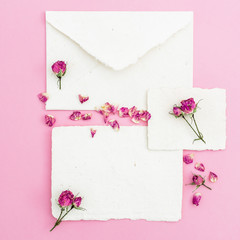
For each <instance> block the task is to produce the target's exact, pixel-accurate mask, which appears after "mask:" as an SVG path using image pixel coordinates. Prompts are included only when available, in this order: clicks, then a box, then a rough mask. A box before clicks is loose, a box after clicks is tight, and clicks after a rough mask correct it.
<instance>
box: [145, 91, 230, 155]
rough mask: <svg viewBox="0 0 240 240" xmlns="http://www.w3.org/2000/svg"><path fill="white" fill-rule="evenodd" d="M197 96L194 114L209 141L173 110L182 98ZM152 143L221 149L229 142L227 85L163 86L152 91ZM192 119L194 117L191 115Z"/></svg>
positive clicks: (166, 147) (154, 146)
mask: <svg viewBox="0 0 240 240" xmlns="http://www.w3.org/2000/svg"><path fill="white" fill-rule="evenodd" d="M189 98H194V100H195V102H196V103H197V102H199V103H198V108H197V111H196V113H195V114H194V117H195V119H196V122H197V125H198V128H199V130H200V132H201V133H202V134H203V138H204V140H205V141H206V144H205V143H204V142H202V141H195V142H194V143H193V140H194V139H196V138H197V136H196V135H195V133H194V132H193V130H192V129H191V128H190V126H188V124H187V123H186V122H185V120H184V119H183V118H182V117H179V118H175V116H173V115H171V114H169V113H170V112H172V109H173V106H174V105H175V104H176V105H178V106H179V105H180V102H181V101H182V100H186V99H189ZM148 110H149V112H150V113H151V114H152V118H151V120H150V121H149V123H148V147H149V149H151V150H176V149H189V150H207V149H209V150H219V149H224V148H225V142H226V91H225V90H224V89H200V88H179V89H171V88H163V89H152V90H149V92H148ZM188 120H189V123H192V125H193V126H194V124H193V122H191V121H192V120H191V119H189V118H188Z"/></svg>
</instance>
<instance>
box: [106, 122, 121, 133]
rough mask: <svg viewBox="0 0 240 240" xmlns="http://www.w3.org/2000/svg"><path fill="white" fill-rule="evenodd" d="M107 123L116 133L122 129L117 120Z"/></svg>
mask: <svg viewBox="0 0 240 240" xmlns="http://www.w3.org/2000/svg"><path fill="white" fill-rule="evenodd" d="M107 123H108V125H110V126H111V127H112V128H113V129H114V130H116V131H118V130H119V129H120V126H119V123H118V122H117V120H109V121H108V122H107Z"/></svg>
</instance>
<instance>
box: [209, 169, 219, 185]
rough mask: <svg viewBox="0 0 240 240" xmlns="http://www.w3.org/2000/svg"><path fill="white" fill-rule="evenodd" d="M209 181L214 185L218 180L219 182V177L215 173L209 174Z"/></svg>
mask: <svg viewBox="0 0 240 240" xmlns="http://www.w3.org/2000/svg"><path fill="white" fill-rule="evenodd" d="M209 180H210V181H211V182H212V183H215V182H216V181H217V180H218V176H217V175H216V174H215V173H213V172H210V173H209Z"/></svg>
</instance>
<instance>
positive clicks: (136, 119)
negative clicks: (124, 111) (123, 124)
mask: <svg viewBox="0 0 240 240" xmlns="http://www.w3.org/2000/svg"><path fill="white" fill-rule="evenodd" d="M131 120H132V121H133V122H134V123H139V122H140V120H141V114H140V111H135V112H134V113H133V114H132V117H131Z"/></svg>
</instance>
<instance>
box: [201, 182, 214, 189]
mask: <svg viewBox="0 0 240 240" xmlns="http://www.w3.org/2000/svg"><path fill="white" fill-rule="evenodd" d="M202 185H203V186H204V187H206V188H208V189H209V190H212V189H211V188H210V187H208V186H207V185H205V184H204V183H203V184H202Z"/></svg>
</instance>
